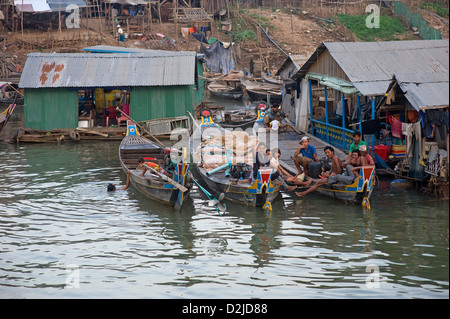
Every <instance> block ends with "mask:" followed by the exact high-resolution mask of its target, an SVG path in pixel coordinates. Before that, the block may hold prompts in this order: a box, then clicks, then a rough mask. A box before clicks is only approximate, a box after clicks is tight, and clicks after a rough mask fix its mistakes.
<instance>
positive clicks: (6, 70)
mask: <svg viewBox="0 0 450 319" xmlns="http://www.w3.org/2000/svg"><path fill="white" fill-rule="evenodd" d="M15 70H16V64H15V62H14V59H13V58H12V57H11V56H6V57H5V56H2V58H1V59H0V77H2V78H3V77H6V76H7V75H9V76H11V75H12V73H13V72H14V71H15Z"/></svg>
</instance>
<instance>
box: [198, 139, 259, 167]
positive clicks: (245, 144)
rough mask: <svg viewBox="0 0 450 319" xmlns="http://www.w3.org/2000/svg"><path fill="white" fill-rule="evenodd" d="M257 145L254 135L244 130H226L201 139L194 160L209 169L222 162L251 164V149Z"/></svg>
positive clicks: (220, 164) (218, 165)
mask: <svg viewBox="0 0 450 319" xmlns="http://www.w3.org/2000/svg"><path fill="white" fill-rule="evenodd" d="M256 145H258V139H257V138H256V137H253V136H250V135H248V133H247V132H244V131H233V132H227V133H226V134H225V135H218V136H214V137H212V138H211V139H209V140H207V141H203V142H202V143H201V144H200V145H199V146H198V147H197V149H196V152H195V154H194V161H195V162H196V163H202V165H203V168H205V169H206V170H207V171H210V170H212V169H214V168H217V167H220V166H222V165H224V164H227V163H228V164H229V163H230V162H231V164H232V165H236V164H238V163H245V164H247V165H250V166H252V165H253V151H254V149H255V147H256Z"/></svg>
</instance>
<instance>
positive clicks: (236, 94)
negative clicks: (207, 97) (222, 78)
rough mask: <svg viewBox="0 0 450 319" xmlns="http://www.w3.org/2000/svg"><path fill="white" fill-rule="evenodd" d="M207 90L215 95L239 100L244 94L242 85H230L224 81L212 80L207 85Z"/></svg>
mask: <svg viewBox="0 0 450 319" xmlns="http://www.w3.org/2000/svg"><path fill="white" fill-rule="evenodd" d="M208 91H209V92H210V93H211V94H212V95H214V96H217V97H220V98H223V99H232V100H240V99H241V98H242V97H243V96H244V91H243V90H242V87H240V86H236V87H232V86H230V85H228V84H227V83H226V82H219V81H214V82H212V83H210V84H209V85H208Z"/></svg>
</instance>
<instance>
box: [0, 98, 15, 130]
mask: <svg viewBox="0 0 450 319" xmlns="http://www.w3.org/2000/svg"><path fill="white" fill-rule="evenodd" d="M15 108H16V104H10V105H9V107H8V108H7V109H6V110H4V111H3V112H2V113H0V132H1V131H2V130H3V128H4V127H5V126H6V123H8V120H9V118H10V117H11V114H12V113H13V112H14V109H15Z"/></svg>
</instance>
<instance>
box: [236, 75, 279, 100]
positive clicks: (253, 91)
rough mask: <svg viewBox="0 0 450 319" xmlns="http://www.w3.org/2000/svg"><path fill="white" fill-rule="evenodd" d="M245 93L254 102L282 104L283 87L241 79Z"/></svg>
mask: <svg viewBox="0 0 450 319" xmlns="http://www.w3.org/2000/svg"><path fill="white" fill-rule="evenodd" d="M240 80H241V83H242V85H243V86H244V87H245V91H246V92H247V94H248V96H249V97H250V99H251V100H252V101H267V100H268V98H269V99H270V101H267V102H269V103H273V102H281V100H282V87H281V85H278V84H271V83H261V82H257V81H255V80H251V79H247V78H240Z"/></svg>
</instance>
